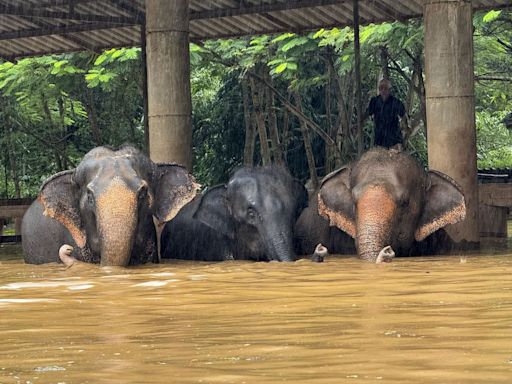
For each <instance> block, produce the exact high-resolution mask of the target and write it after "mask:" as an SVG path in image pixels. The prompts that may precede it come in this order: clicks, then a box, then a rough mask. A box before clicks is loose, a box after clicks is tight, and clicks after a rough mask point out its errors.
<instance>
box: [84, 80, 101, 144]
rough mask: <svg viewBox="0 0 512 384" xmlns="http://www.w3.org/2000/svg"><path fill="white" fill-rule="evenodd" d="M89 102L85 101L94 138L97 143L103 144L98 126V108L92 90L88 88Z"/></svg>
mask: <svg viewBox="0 0 512 384" xmlns="http://www.w3.org/2000/svg"><path fill="white" fill-rule="evenodd" d="M86 92H87V102H85V103H84V104H85V109H86V111H87V118H88V119H89V123H90V124H91V131H92V139H93V141H94V143H95V144H96V145H101V133H100V129H99V127H98V118H97V116H96V108H94V100H93V97H92V91H91V90H90V89H89V88H87V91H86Z"/></svg>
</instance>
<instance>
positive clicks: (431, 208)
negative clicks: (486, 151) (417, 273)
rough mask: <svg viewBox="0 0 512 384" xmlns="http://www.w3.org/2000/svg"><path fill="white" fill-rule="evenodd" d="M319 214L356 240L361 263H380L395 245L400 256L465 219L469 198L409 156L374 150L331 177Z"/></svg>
mask: <svg viewBox="0 0 512 384" xmlns="http://www.w3.org/2000/svg"><path fill="white" fill-rule="evenodd" d="M318 202H319V203H318V211H319V213H320V215H322V216H323V217H325V218H327V219H328V220H329V222H330V225H333V226H336V227H338V228H339V229H341V230H342V231H344V232H346V233H348V234H349V235H350V236H352V237H353V238H354V239H355V240H356V249H357V253H358V255H359V257H360V258H362V259H365V260H369V261H375V260H376V258H377V255H378V254H379V251H380V250H381V249H383V248H384V247H386V246H388V245H390V246H391V247H392V248H393V249H394V250H395V251H397V253H398V254H401V253H405V252H407V250H408V249H410V247H411V245H412V244H413V242H414V241H421V240H423V239H425V238H426V237H427V236H428V235H430V234H431V233H433V232H434V231H436V230H438V229H440V228H442V227H444V226H446V225H448V224H454V223H457V222H459V221H460V220H463V219H464V218H465V214H466V207H465V203H464V195H463V193H462V191H461V189H460V187H459V186H458V185H457V184H456V183H455V181H454V180H452V179H451V178H450V177H448V176H447V175H445V174H443V173H441V172H436V171H429V172H425V170H424V169H423V168H422V167H421V165H420V164H419V163H418V162H417V161H416V160H415V159H414V158H412V157H411V156H410V155H408V154H407V153H405V152H400V151H396V150H386V149H383V148H375V149H372V150H370V151H368V152H366V153H364V154H363V155H362V156H361V158H360V159H359V160H358V161H356V162H355V163H354V164H352V165H351V166H347V167H343V168H341V169H339V170H337V171H334V172H333V173H331V174H329V175H327V176H326V177H325V179H324V180H323V182H322V184H321V187H320V191H319V194H318Z"/></svg>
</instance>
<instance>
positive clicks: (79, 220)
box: [21, 146, 198, 266]
mask: <svg viewBox="0 0 512 384" xmlns="http://www.w3.org/2000/svg"><path fill="white" fill-rule="evenodd" d="M197 189H198V184H196V183H195V182H194V179H193V177H192V176H191V175H190V174H189V173H188V172H187V170H186V169H185V168H183V167H181V166H179V165H176V164H155V163H153V162H152V161H151V160H150V159H149V158H148V157H147V156H145V155H144V154H143V153H142V152H140V151H139V150H137V149H135V148H133V147H131V146H123V147H121V148H119V149H118V150H114V149H113V148H109V147H97V148H94V149H92V150H91V151H90V152H88V153H87V154H86V155H85V156H84V158H83V160H82V161H81V162H80V164H79V165H78V166H77V167H76V168H75V169H72V170H68V171H63V172H60V173H57V174H56V175H54V176H52V177H50V178H49V179H47V180H46V181H45V182H44V183H43V185H42V187H41V189H40V192H39V195H38V197H37V199H36V200H35V201H34V202H33V203H32V205H31V206H30V207H29V209H28V210H27V212H26V213H25V216H24V218H23V222H22V232H21V233H22V247H23V251H24V256H25V262H26V263H31V264H42V263H48V262H58V261H59V260H60V258H59V250H60V247H61V246H62V245H63V244H68V245H70V246H71V247H72V248H73V251H72V252H71V251H70V250H69V249H68V255H69V256H70V257H73V258H75V259H76V260H79V261H84V262H90V263H100V264H101V265H102V266H106V265H116V266H126V265H129V264H141V263H146V262H156V261H158V240H159V239H158V235H157V228H156V226H155V224H159V223H163V222H166V221H168V220H170V219H172V217H174V215H176V213H177V212H178V211H179V209H180V208H181V207H183V206H184V205H185V204H186V203H187V202H189V201H190V200H192V199H193V197H194V196H195V194H196V190H197ZM157 226H158V225H157Z"/></svg>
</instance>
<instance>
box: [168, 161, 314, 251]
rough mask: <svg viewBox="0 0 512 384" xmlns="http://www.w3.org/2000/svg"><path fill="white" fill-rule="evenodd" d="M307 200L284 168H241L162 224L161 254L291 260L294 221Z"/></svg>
mask: <svg viewBox="0 0 512 384" xmlns="http://www.w3.org/2000/svg"><path fill="white" fill-rule="evenodd" d="M306 204H307V193H306V190H305V189H304V187H303V186H302V184H300V183H298V182H297V181H295V180H293V178H292V177H291V176H290V174H289V173H288V171H286V170H284V169H283V168H279V167H260V168H242V169H239V170H238V171H236V172H235V173H234V175H233V176H232V177H231V179H230V180H229V182H228V183H227V184H226V185H221V186H217V187H213V188H211V189H210V190H208V191H206V192H205V193H204V194H203V195H202V196H199V197H197V198H196V199H195V200H194V201H192V202H191V203H189V204H188V205H187V206H186V207H184V208H183V209H182V210H181V211H180V213H178V215H177V216H176V217H175V218H174V219H173V220H171V221H170V222H169V223H167V224H166V226H165V228H164V231H163V234H162V258H170V259H192V260H206V261H222V260H232V259H243V260H255V261H258V260H261V261H270V260H277V261H293V260H295V259H296V256H295V253H294V251H293V232H292V231H293V223H294V222H295V220H296V218H297V217H298V215H299V214H300V211H301V210H302V209H303V208H304V206H305V205H306Z"/></svg>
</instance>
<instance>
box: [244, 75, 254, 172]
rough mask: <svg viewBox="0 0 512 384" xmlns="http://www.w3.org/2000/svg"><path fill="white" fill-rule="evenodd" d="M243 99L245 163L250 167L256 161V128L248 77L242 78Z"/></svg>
mask: <svg viewBox="0 0 512 384" xmlns="http://www.w3.org/2000/svg"><path fill="white" fill-rule="evenodd" d="M242 100H243V105H244V122H245V144H244V165H246V166H249V167H250V166H252V165H253V163H254V144H255V139H256V129H255V127H254V124H253V122H252V118H251V110H250V105H249V104H250V101H249V89H248V84H247V79H243V80H242Z"/></svg>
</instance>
